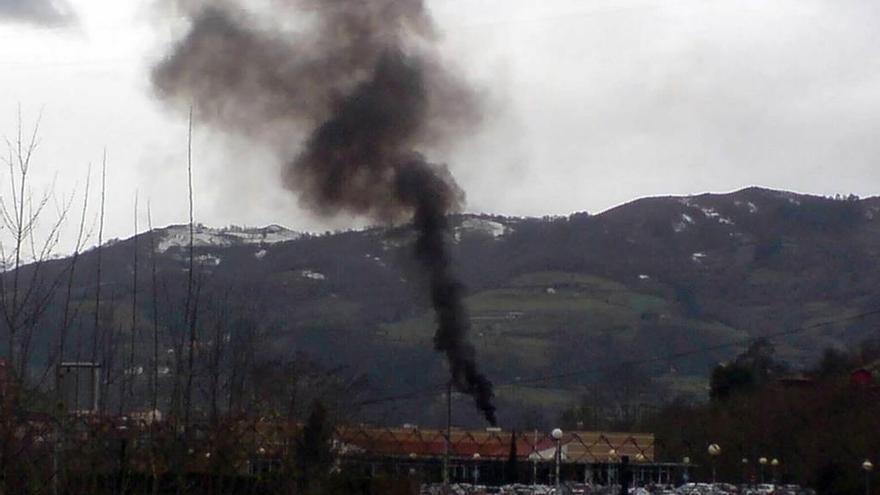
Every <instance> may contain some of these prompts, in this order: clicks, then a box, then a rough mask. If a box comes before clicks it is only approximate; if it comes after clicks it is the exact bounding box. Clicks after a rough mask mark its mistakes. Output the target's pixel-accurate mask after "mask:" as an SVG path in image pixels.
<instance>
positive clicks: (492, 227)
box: [455, 218, 512, 241]
mask: <svg viewBox="0 0 880 495" xmlns="http://www.w3.org/2000/svg"><path fill="white" fill-rule="evenodd" d="M511 230H512V229H511V228H510V227H508V226H507V225H504V224H503V223H501V222H496V221H494V220H487V219H485V218H466V219H464V220H462V221H461V225H459V226H458V228H456V229H455V240H457V241H458V240H461V234H462V232H483V233H485V234H489V235H490V236H492V237H494V238H495V239H497V238H499V237H502V236H504V235H506V234H508V233H509V232H510V231H511Z"/></svg>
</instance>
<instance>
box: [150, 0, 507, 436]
mask: <svg viewBox="0 0 880 495" xmlns="http://www.w3.org/2000/svg"><path fill="white" fill-rule="evenodd" d="M272 5H273V7H274V8H275V9H276V10H275V11H273V12H272V17H273V19H268V18H266V16H263V17H262V18H261V17H260V16H259V14H258V13H254V12H247V11H245V10H244V9H242V8H241V7H240V6H237V5H236V4H234V3H230V2H226V3H218V2H216V1H215V2H211V3H210V5H208V4H207V3H205V4H201V3H199V2H193V1H190V2H186V3H180V4H179V5H178V7H182V8H184V9H185V10H186V11H188V12H189V14H190V16H191V22H192V26H191V28H190V30H189V33H188V34H187V35H186V36H185V37H184V38H183V39H182V40H181V41H180V43H179V44H178V45H177V46H176V47H175V48H174V50H173V51H172V53H171V54H170V55H169V56H168V57H167V58H166V59H165V60H163V61H162V62H161V63H160V64H158V65H157V66H156V68H155V69H154V73H153V83H154V86H155V89H156V91H157V93H158V95H159V96H160V97H161V98H163V99H165V100H167V101H170V102H172V103H176V104H178V105H180V106H187V107H188V106H189V105H193V106H194V108H195V114H196V116H197V117H198V118H199V119H201V120H202V121H204V122H207V123H209V124H211V125H214V126H217V127H220V128H223V129H225V130H227V131H231V132H235V133H238V134H243V135H246V136H249V137H254V138H258V139H261V140H263V141H265V142H267V143H269V144H270V145H271V146H272V147H273V148H274V149H275V150H276V151H278V153H279V154H280V156H281V158H282V160H284V161H285V162H286V163H287V165H286V166H285V167H284V170H283V181H284V185H285V187H287V188H288V189H290V190H291V191H293V192H296V193H297V194H298V195H299V198H300V201H301V203H302V204H303V205H305V206H306V207H308V208H309V209H311V210H312V211H315V212H317V213H319V214H322V215H334V214H339V213H345V214H353V215H358V216H367V217H370V218H373V219H375V220H379V221H384V222H393V221H400V220H404V219H411V220H412V222H413V226H414V228H415V229H416V232H417V233H418V236H417V240H416V247H415V251H416V257H417V259H418V261H419V262H420V264H421V265H422V266H423V267H424V269H425V272H426V274H427V279H428V282H429V285H430V296H431V302H432V303H433V306H434V310H435V312H436V320H437V331H436V334H435V336H434V345H435V347H436V349H437V350H438V351H440V352H443V353H444V355H445V356H446V358H447V360H448V362H449V368H450V372H451V375H452V382H453V384H454V385H455V386H456V388H457V389H458V390H459V391H462V392H465V393H467V394H470V395H472V396H473V397H474V400H475V401H476V404H477V406H478V407H479V409H480V410H481V411H482V412H483V414H484V415H485V417H486V419H487V421H489V422H490V423H492V424H495V407H494V405H493V404H492V398H493V391H492V384H491V383H490V382H489V380H488V379H487V378H486V377H485V376H483V375H482V374H481V373H480V371H479V370H478V368H477V360H476V352H475V349H474V347H473V345H472V344H471V343H470V342H469V340H468V332H469V330H470V320H469V318H468V315H467V311H466V308H465V306H464V304H463V293H464V290H463V287H462V286H461V284H460V283H459V282H458V280H457V279H456V277H455V275H454V273H453V270H452V267H451V260H450V253H449V244H448V235H449V230H450V229H449V224H448V223H447V222H448V220H447V215H448V214H449V213H451V212H455V211H458V210H459V209H460V207H461V205H462V202H463V200H464V194H463V192H462V191H461V189H460V188H459V187H458V186H457V184H456V183H455V181H454V179H453V178H452V175H451V174H450V172H449V170H448V169H447V168H446V167H445V166H444V165H440V164H436V163H431V162H430V161H428V160H427V159H426V158H425V156H424V155H423V154H422V153H420V152H419V151H417V150H424V149H430V148H432V147H437V146H440V145H442V143H444V142H445V141H447V140H449V139H451V138H452V137H454V136H455V135H458V134H461V133H462V132H463V131H466V130H468V129H469V128H470V127H471V126H472V125H473V124H474V123H475V122H476V120H477V119H478V117H479V115H478V112H477V110H476V109H477V108H478V105H477V103H478V98H477V97H476V95H475V94H474V93H472V92H471V91H470V90H469V89H468V88H467V86H466V85H464V84H462V83H461V81H459V80H458V78H456V77H455V74H454V73H453V72H451V71H449V70H447V69H446V66H445V64H443V63H442V61H441V60H440V58H439V57H437V56H436V53H434V52H433V48H432V47H433V42H434V41H435V36H434V33H433V29H432V24H431V19H430V17H429V15H428V13H427V11H426V9H425V6H424V5H423V3H422V0H369V1H365V0H286V1H276V2H274V3H272ZM303 134H305V135H308V138H307V139H306V140H305V141H304V142H298V141H296V140H295V139H293V138H292V137H291V136H297V135H303Z"/></svg>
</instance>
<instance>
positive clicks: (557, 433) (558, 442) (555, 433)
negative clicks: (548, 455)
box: [550, 428, 562, 493]
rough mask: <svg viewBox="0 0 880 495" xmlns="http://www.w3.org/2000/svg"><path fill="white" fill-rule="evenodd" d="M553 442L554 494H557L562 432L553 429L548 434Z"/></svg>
mask: <svg viewBox="0 0 880 495" xmlns="http://www.w3.org/2000/svg"><path fill="white" fill-rule="evenodd" d="M550 436H552V437H553V440H556V456H555V457H556V493H559V463H560V462H561V461H562V430H560V429H559V428H554V429H553V431H551V432H550Z"/></svg>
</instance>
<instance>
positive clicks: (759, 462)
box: [758, 457, 767, 484]
mask: <svg viewBox="0 0 880 495" xmlns="http://www.w3.org/2000/svg"><path fill="white" fill-rule="evenodd" d="M758 464H760V465H761V484H763V483H764V466H766V465H767V458H766V457H762V458H760V459H758Z"/></svg>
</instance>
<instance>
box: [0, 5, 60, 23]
mask: <svg viewBox="0 0 880 495" xmlns="http://www.w3.org/2000/svg"><path fill="white" fill-rule="evenodd" d="M75 19H76V16H75V15H74V13H73V10H72V9H71V8H70V5H69V4H68V3H67V2H66V1H65V0H0V22H22V23H28V24H35V25H41V26H59V25H64V24H71V23H73V22H74V20H75Z"/></svg>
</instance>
